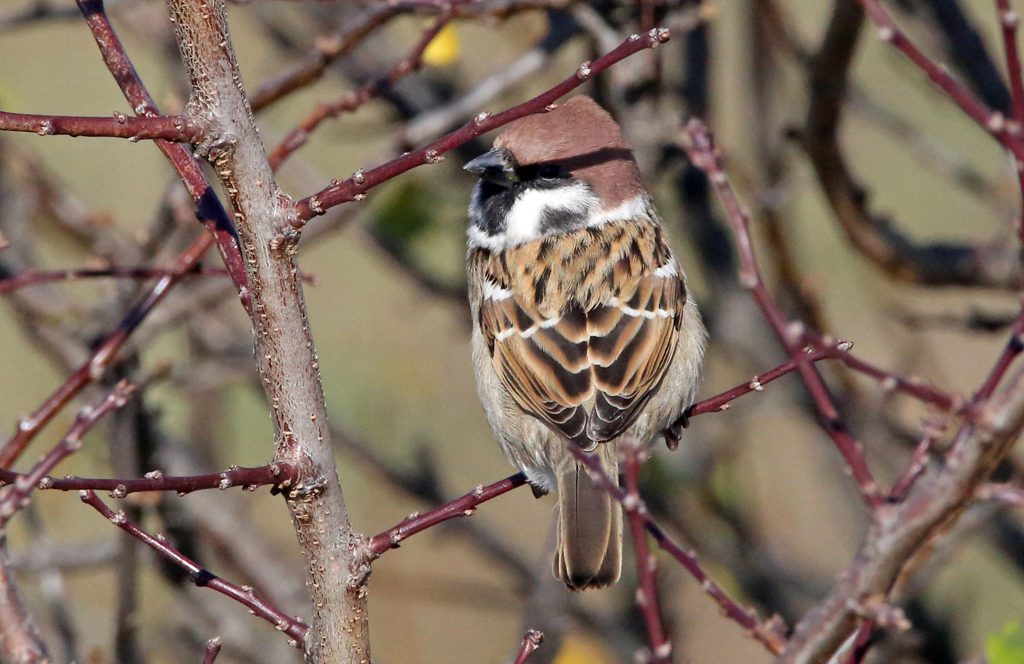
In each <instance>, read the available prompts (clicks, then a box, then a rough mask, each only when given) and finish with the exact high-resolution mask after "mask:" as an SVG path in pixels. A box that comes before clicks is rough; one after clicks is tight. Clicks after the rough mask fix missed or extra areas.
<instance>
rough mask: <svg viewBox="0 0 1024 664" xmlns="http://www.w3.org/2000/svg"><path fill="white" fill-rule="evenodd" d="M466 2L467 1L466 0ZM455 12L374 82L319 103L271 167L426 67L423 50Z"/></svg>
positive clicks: (447, 13)
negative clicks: (316, 133) (328, 124)
mask: <svg viewBox="0 0 1024 664" xmlns="http://www.w3.org/2000/svg"><path fill="white" fill-rule="evenodd" d="M463 1H465V0H463ZM453 14H454V7H453V8H450V9H448V10H446V11H442V12H441V14H440V16H438V17H437V20H435V21H434V23H433V24H432V25H431V26H430V27H429V28H427V29H426V30H425V31H424V32H423V34H422V35H421V36H420V39H419V41H418V42H417V43H416V45H415V46H414V47H413V48H412V50H410V51H409V53H408V54H407V55H406V56H405V57H404V58H402V59H401V60H399V61H398V63H397V64H396V65H395V66H393V67H392V68H391V69H390V70H388V72H387V73H386V74H384V75H383V76H381V77H380V78H377V79H376V80H373V81H370V82H369V83H367V84H366V85H364V86H363V87H361V88H359V89H358V90H354V91H352V92H349V93H348V94H346V95H344V96H342V97H341V98H340V99H338V100H337V101H333V102H329V103H328V102H324V103H320V104H318V105H317V107H316V108H315V109H314V110H313V112H312V113H310V114H309V115H307V116H306V118H305V119H303V120H302V122H300V123H299V125H298V126H297V127H296V128H295V129H293V130H291V131H290V132H289V133H288V135H287V136H285V137H284V139H283V140H282V141H281V142H280V143H279V144H278V146H277V147H276V148H274V150H273V151H271V153H270V156H269V157H268V160H269V161H270V166H271V168H273V169H274V170H277V169H278V168H279V167H280V166H281V164H282V163H284V160H285V159H287V158H288V157H289V156H291V155H292V154H293V153H294V152H295V151H296V150H298V149H299V148H300V147H302V146H303V145H305V144H306V141H308V140H309V136H310V134H312V133H313V132H314V131H316V129H317V127H319V126H320V125H321V124H323V123H324V122H325V121H326V120H327V119H328V118H335V117H337V116H339V115H341V114H342V113H346V112H352V111H355V110H356V109H358V108H359V107H360V106H362V105H363V104H366V103H367V102H369V101H370V100H372V99H375V98H377V97H379V96H380V95H382V94H384V93H385V92H387V91H388V90H390V89H391V88H393V87H394V86H395V84H396V83H398V82H399V81H400V80H402V79H403V78H405V77H406V76H408V75H409V74H412V73H413V72H416V71H418V70H419V69H420V67H422V66H423V52H424V51H426V50H427V47H428V46H430V42H432V41H433V40H434V38H435V37H436V36H437V34H438V33H439V32H441V30H442V29H444V27H445V26H446V25H448V22H449V21H451V19H452V16H453Z"/></svg>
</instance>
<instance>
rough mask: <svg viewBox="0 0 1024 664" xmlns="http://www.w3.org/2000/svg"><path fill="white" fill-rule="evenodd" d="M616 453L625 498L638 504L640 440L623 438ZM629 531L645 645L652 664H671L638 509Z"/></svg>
mask: <svg viewBox="0 0 1024 664" xmlns="http://www.w3.org/2000/svg"><path fill="white" fill-rule="evenodd" d="M619 451H620V452H622V453H624V454H625V457H626V472H625V478H626V498H627V499H628V500H629V501H631V502H636V503H637V504H639V502H640V455H641V454H643V453H644V450H642V449H641V447H640V441H639V440H637V439H635V438H632V439H623V440H621V441H620V442H619ZM626 518H627V521H628V522H629V530H630V533H631V534H632V536H633V551H634V557H635V558H636V574H637V579H638V580H639V586H640V587H639V588H637V591H636V605H637V607H638V608H639V609H640V614H641V615H642V616H643V617H644V625H645V626H646V628H647V642H648V643H649V644H650V647H651V653H650V661H651V662H652V663H653V664H671V662H672V643H671V642H670V641H669V640H668V636H666V634H665V626H664V621H663V620H662V617H661V607H660V605H659V601H658V559H657V558H655V557H654V556H653V555H651V552H650V549H649V548H648V546H647V530H646V524H645V523H644V520H643V518H642V517H641V515H640V513H639V511H638V510H634V511H630V512H627V513H626Z"/></svg>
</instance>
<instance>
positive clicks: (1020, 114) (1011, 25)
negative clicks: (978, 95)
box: [996, 0, 1024, 131]
mask: <svg viewBox="0 0 1024 664" xmlns="http://www.w3.org/2000/svg"><path fill="white" fill-rule="evenodd" d="M996 13H997V14H998V16H999V25H1000V26H1001V27H1002V30H1003V50H1004V52H1005V56H1006V75H1007V78H1009V79H1010V96H1011V97H1012V99H1013V120H1014V122H1016V123H1017V125H1018V127H1017V129H1018V131H1019V130H1020V129H1021V125H1024V78H1022V77H1021V66H1020V52H1019V51H1018V50H1017V26H1018V24H1019V23H1020V16H1019V15H1018V14H1017V12H1016V11H1014V9H1013V7H1011V6H1010V0H996Z"/></svg>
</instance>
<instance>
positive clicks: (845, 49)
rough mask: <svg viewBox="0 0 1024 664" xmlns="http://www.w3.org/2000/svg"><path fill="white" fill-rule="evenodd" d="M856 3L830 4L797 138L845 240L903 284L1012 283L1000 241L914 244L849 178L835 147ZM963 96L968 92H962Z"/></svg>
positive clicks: (1015, 277)
mask: <svg viewBox="0 0 1024 664" xmlns="http://www.w3.org/2000/svg"><path fill="white" fill-rule="evenodd" d="M857 2H858V0H839V1H837V2H835V3H834V5H833V10H832V17H831V20H830V22H829V26H828V29H827V31H826V33H825V38H824V39H823V41H822V44H821V48H820V49H819V50H818V52H817V53H816V54H815V56H814V59H813V63H812V65H811V66H810V67H809V68H808V74H809V79H810V80H809V87H810V91H811V98H810V101H809V103H808V107H807V108H808V110H807V120H806V127H805V128H804V131H803V134H802V141H801V145H802V146H803V148H804V150H805V151H806V153H807V155H808V157H809V159H810V161H811V165H812V166H813V167H814V171H815V174H816V175H817V178H818V182H819V184H820V185H821V187H822V190H823V191H824V193H825V196H826V198H827V199H828V202H829V205H830V206H831V207H832V210H833V211H834V213H835V215H836V218H837V220H838V221H839V223H840V224H841V225H842V228H843V230H844V231H845V233H846V236H847V238H848V239H849V240H850V242H851V244H852V245H853V246H854V247H855V248H856V249H857V250H858V251H859V252H860V253H861V254H862V255H863V256H865V257H866V258H868V259H869V260H870V261H872V263H874V264H875V265H876V266H878V268H880V269H881V270H883V271H884V272H885V273H886V274H888V275H890V276H892V277H894V278H896V279H899V280H902V281H906V282H910V283H920V284H925V285H930V286H951V285H977V286H987V287H991V288H1003V289H1008V288H1017V287H1019V286H1020V284H1021V279H1022V273H1021V267H1020V262H1019V256H1018V252H1017V250H1016V248H1014V247H1009V246H1007V244H1006V243H1005V242H992V243H978V244H952V243H941V242H938V243H926V244H925V243H916V242H915V241H914V240H913V239H912V238H910V237H908V236H907V235H906V234H905V233H904V232H902V231H901V229H900V228H899V227H897V226H896V225H895V224H894V223H893V222H892V220H890V219H888V218H886V217H884V216H881V215H878V214H875V213H873V212H872V211H871V209H870V208H869V206H868V201H869V199H868V196H867V194H866V192H865V191H864V190H863V188H862V187H861V185H860V184H859V183H858V182H856V181H855V179H854V176H853V174H852V173H851V171H850V168H849V166H848V164H847V161H846V157H845V156H844V154H843V152H842V150H841V149H840V145H839V125H840V122H841V119H842V113H843V111H844V104H843V102H844V99H845V96H846V93H847V85H848V80H847V79H848V76H849V73H850V67H851V66H852V63H853V57H854V54H855V52H856V46H857V43H858V40H859V36H860V32H861V27H862V25H863V23H864V11H863V10H862V9H861V6H860V5H859V4H857ZM886 34H888V33H886ZM965 94H967V95H969V94H970V93H968V92H966V90H965ZM979 103H980V102H979ZM997 117H1002V116H1001V115H999V116H997Z"/></svg>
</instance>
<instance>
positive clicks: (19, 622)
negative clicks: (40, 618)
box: [0, 531, 53, 663]
mask: <svg viewBox="0 0 1024 664" xmlns="http://www.w3.org/2000/svg"><path fill="white" fill-rule="evenodd" d="M0 659H2V660H3V661H4V662H18V663H21V662H52V661H53V658H52V657H51V656H50V652H49V649H48V648H47V646H46V642H45V641H43V637H42V635H40V633H39V628H38V627H37V626H36V624H35V620H33V618H32V614H31V613H30V612H29V610H28V608H27V607H26V606H25V601H24V599H23V598H22V596H21V593H20V592H19V591H18V586H17V584H16V583H15V580H14V573H13V570H12V569H11V559H10V556H9V555H8V553H7V533H6V532H5V531H0Z"/></svg>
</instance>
